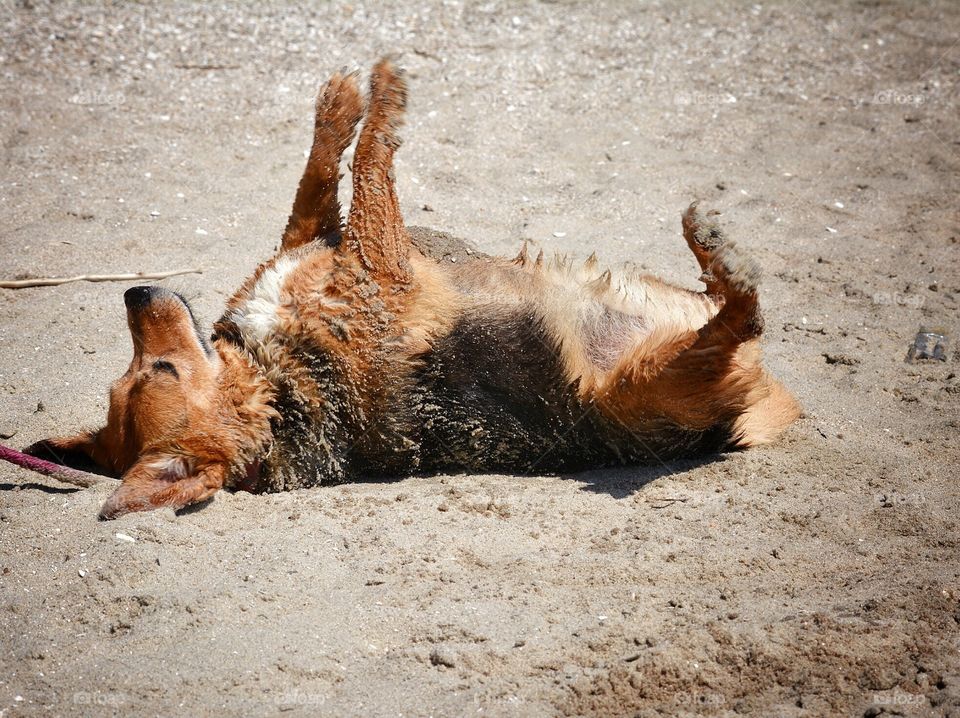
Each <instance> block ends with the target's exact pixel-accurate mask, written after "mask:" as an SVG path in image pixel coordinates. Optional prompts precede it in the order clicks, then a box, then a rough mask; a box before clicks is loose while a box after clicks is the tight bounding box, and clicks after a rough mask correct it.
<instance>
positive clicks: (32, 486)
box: [0, 481, 83, 494]
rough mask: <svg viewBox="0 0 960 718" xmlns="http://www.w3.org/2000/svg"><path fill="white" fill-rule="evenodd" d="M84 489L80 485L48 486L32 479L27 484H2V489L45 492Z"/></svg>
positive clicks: (0, 485) (71, 491) (66, 491)
mask: <svg viewBox="0 0 960 718" xmlns="http://www.w3.org/2000/svg"><path fill="white" fill-rule="evenodd" d="M82 490H83V489H81V488H80V487H79V486H47V485H46V484H37V483H34V482H32V481H31V482H28V483H26V484H7V483H3V484H0V491H42V492H43V493H45V494H74V493H76V492H77V491H82Z"/></svg>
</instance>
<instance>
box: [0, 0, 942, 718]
mask: <svg viewBox="0 0 960 718" xmlns="http://www.w3.org/2000/svg"><path fill="white" fill-rule="evenodd" d="M958 40H960V6H958V5H957V4H956V3H954V2H950V1H949V0H944V1H942V2H928V3H922V4H921V3H911V2H884V1H883V0H870V1H864V2H859V3H849V4H845V5H843V6H842V7H836V6H835V5H834V3H832V2H826V1H824V2H821V1H820V0H799V1H798V2H784V3H772V4H767V3H764V4H762V5H760V4H750V3H744V4H736V5H733V6H728V7H726V8H722V9H721V8H715V7H713V6H712V4H707V3H702V4H701V3H694V2H689V3H673V2H651V3H645V4H642V5H641V4H636V5H634V4H627V3H618V2H611V3H608V4H600V3H598V4H590V5H579V4H572V3H568V2H542V3H537V4H520V3H517V4H511V3H501V2H488V3H483V4H474V3H467V4H464V3H462V2H458V1H456V0H451V1H448V2H444V3H442V4H436V5H430V6H427V5H426V4H425V3H424V4H422V3H417V2H411V1H409V0H405V1H404V2H400V3H398V4H396V5H394V6H393V7H392V8H391V9H381V8H379V7H378V4H374V3H370V4H369V5H365V4H362V3H351V4H349V5H348V4H340V3H335V4H323V5H322V6H320V7H318V8H316V9H303V8H301V7H299V4H294V5H291V6H289V7H285V6H280V5H271V6H270V7H265V8H259V9H251V8H250V7H245V6H228V5H220V4H218V5H216V6H206V5H203V4H199V3H198V4H189V3H178V4H176V5H172V4H171V5H166V4H164V6H163V7H162V8H154V9H149V8H145V7H137V6H129V5H127V4H120V3H117V4H105V5H102V6H98V5H89V6H81V5H79V4H76V5H75V4H73V3H66V4H57V5H56V6H53V7H49V6H47V5H46V4H45V3H41V2H27V3H23V4H20V3H13V2H11V1H10V0H6V1H4V2H0V98H2V99H0V133H2V140H3V162H2V167H0V250H2V255H0V256H2V272H0V274H2V275H3V276H6V277H11V276H29V275H64V274H73V273H76V272H125V271H138V270H147V271H159V270H168V269H176V268H182V267H191V266H200V267H202V268H203V270H204V271H203V274H202V275H189V276H185V277H181V278H179V279H177V280H171V281H169V282H167V284H168V285H169V286H173V287H174V288H177V289H179V290H181V291H184V292H185V293H186V294H187V295H188V296H189V297H190V298H191V299H192V300H193V303H194V307H195V309H196V310H197V313H198V315H199V317H201V318H202V319H203V320H204V321H205V322H206V323H207V324H208V325H209V323H210V322H211V321H212V320H213V319H214V318H215V317H216V316H217V315H218V313H219V311H220V308H221V306H222V303H223V301H224V298H225V296H227V295H228V294H229V293H231V292H232V290H233V288H234V287H235V286H236V285H237V284H238V283H239V282H240V281H241V279H242V278H243V277H244V276H245V275H246V274H247V273H248V272H250V271H251V270H252V268H253V267H254V266H255V264H256V262H257V261H259V260H260V259H262V258H264V257H266V256H267V255H268V254H269V252H270V251H271V249H272V248H273V247H274V246H275V245H276V243H277V241H278V239H279V236H280V233H281V230H282V228H283V226H284V224H285V221H286V217H287V213H288V211H289V206H290V202H291V201H292V197H293V192H294V189H295V187H296V182H297V179H298V177H299V173H300V171H301V169H302V164H303V158H304V151H305V150H306V148H307V146H308V143H309V139H310V123H311V105H312V100H313V95H314V93H315V91H316V88H317V86H318V84H319V82H320V81H321V80H323V79H325V77H326V76H328V75H329V74H330V73H331V72H332V71H333V70H335V69H337V68H339V67H342V66H347V67H350V68H353V67H359V68H367V67H369V65H370V64H371V63H372V61H373V60H374V59H375V58H377V57H378V56H379V55H380V54H381V53H392V54H394V56H395V57H396V58H397V59H398V60H399V61H400V62H401V63H402V64H403V65H404V66H405V67H406V68H407V69H408V70H409V78H410V85H411V106H410V120H409V123H408V126H407V127H406V129H405V132H404V136H405V139H406V143H405V145H404V147H403V149H402V150H401V152H400V154H399V156H398V159H397V164H398V168H397V172H398V177H399V187H400V193H401V198H402V202H403V208H404V212H405V215H406V217H407V219H408V222H409V223H411V224H421V225H429V226H432V227H435V228H437V229H442V230H446V231H449V232H451V233H453V234H456V235H460V236H463V237H466V238H469V239H470V240H472V241H473V242H475V243H476V244H477V245H478V246H479V247H480V248H482V249H483V250H484V251H487V252H491V253H508V252H509V253H514V252H516V251H517V249H518V248H519V246H520V240H521V239H524V238H525V239H528V240H531V241H532V242H534V243H536V244H539V245H541V246H543V247H545V248H548V249H557V250H562V251H567V252H570V253H572V254H574V255H576V256H579V257H585V256H586V255H588V254H590V252H592V251H594V250H596V251H597V253H598V254H599V255H600V257H601V259H602V261H605V262H608V263H610V264H617V263H619V262H623V261H627V260H630V261H634V262H638V263H640V264H642V265H643V266H645V267H647V268H649V269H651V270H654V271H657V272H658V273H660V274H662V275H663V276H664V277H666V278H668V279H670V280H672V281H675V282H678V283H680V284H683V285H684V286H689V287H697V286H698V285H697V282H696V277H697V275H698V272H697V271H696V269H695V264H694V261H693V259H692V257H691V256H690V255H689V253H688V252H687V250H686V248H685V246H684V245H683V242H682V240H681V238H680V235H679V214H680V212H681V210H682V209H683V208H684V207H685V206H686V204H687V203H688V202H689V201H690V200H691V199H694V198H701V199H702V200H704V202H705V203H707V204H709V205H712V206H715V207H718V208H719V209H721V210H722V211H723V212H724V221H725V223H726V225H727V227H728V230H729V233H730V234H731V236H733V237H734V238H736V239H737V240H738V241H739V242H740V243H741V244H742V245H744V246H746V247H748V248H749V249H750V250H751V251H752V253H753V255H754V256H755V257H756V258H757V259H758V260H759V262H760V263H761V264H762V265H763V267H764V269H765V283H764V294H763V297H764V302H765V304H764V306H765V312H766V318H767V327H768V329H767V334H766V337H765V351H766V355H767V357H768V363H769V365H770V366H771V367H772V369H773V370H774V371H775V372H776V373H777V374H778V375H779V376H780V377H781V378H782V379H783V380H784V381H785V382H786V383H787V385H788V386H790V387H791V388H792V389H793V390H794V391H795V392H796V393H797V395H798V396H799V397H800V399H801V400H802V402H803V404H804V406H805V408H806V411H807V415H806V417H805V418H804V419H802V420H801V421H800V422H799V423H798V424H797V425H795V426H794V427H793V428H792V429H791V430H790V431H789V432H788V433H787V434H786V435H785V436H784V438H783V439H782V440H781V441H779V442H778V443H777V444H776V445H774V446H771V447H769V448H765V449H761V450H754V451H750V452H746V453H740V454H733V455H727V456H722V457H717V458H716V460H713V461H709V462H705V463H701V464H698V465H695V464H689V463H682V462H681V463H675V464H672V465H670V466H653V467H647V468H631V469H623V470H617V471H598V472H593V473H588V474H584V475H577V476H563V477H534V478H529V477H528V478H520V477H509V476H440V477H431V478H414V479H409V480H403V481H397V482H392V483H366V484H352V485H344V486H333V487H328V488H320V489H316V490H310V491H300V492H295V493H290V494H283V495H273V496H252V495H249V494H244V493H238V494H233V495H231V494H227V493H222V494H221V495H219V496H218V497H217V498H216V500H215V501H213V502H212V503H211V504H209V505H208V506H206V507H204V508H202V509H200V510H196V511H192V512H188V513H185V514H184V515H181V516H175V515H173V514H172V513H171V512H166V513H164V512H156V513H150V514H141V515H133V516H128V517H125V518H123V519H122V520H120V521H117V522H114V523H98V522H97V521H96V520H95V517H96V510H97V507H98V505H99V503H100V502H101V501H103V500H104V499H105V497H106V496H107V494H108V492H109V491H110V487H109V486H105V487H100V488H95V489H90V490H83V491H78V490H73V489H68V488H65V487H63V486H60V485H58V484H56V483H55V482H52V481H48V480H46V479H43V478H40V477H37V476H34V475H31V474H28V473H26V472H23V471H20V470H17V469H13V468H11V467H0V716H4V717H5V718H7V717H9V718H12V717H14V716H21V715H72V714H90V715H101V714H104V715H109V714H114V715H122V716H131V715H226V716H250V715H270V714H276V713H281V712H283V713H285V714H288V715H405V716H429V715H432V716H463V715H475V714H476V715H498V716H499V715H503V716H506V715H524V716H553V715H564V716H573V715H603V716H611V715H618V716H619V715H638V716H649V715H683V714H707V715H717V716H723V715H740V714H744V715H758V716H774V715H776V716H825V715H853V716H874V715H880V714H894V715H900V714H902V715H909V716H913V715H954V716H957V715H960V625H958V624H960V606H958V599H960V579H958V575H960V557H958V516H960V500H958V493H960V492H958V489H957V485H956V483H957V473H958V472H957V464H958V461H960V452H958V450H957V446H956V437H957V431H958V427H960V424H958V422H960V412H958V401H957V400H958V394H960V378H958V376H957V373H958V355H957V352H956V346H957V345H956V340H957V338H958V336H960V326H958V316H960V313H958V297H960V271H958V242H960V212H958V205H957V197H958V191H960V122H958V117H960V114H958V104H960V103H958V79H960V74H958V73H960V46H958V44H957V42H958ZM126 286H129V285H125V284H119V285H118V284H72V285H65V286H61V287H52V288H44V289H28V290H16V291H13V290H0V298H2V300H0V342H2V352H0V433H2V434H3V435H4V436H5V437H8V438H7V439H6V443H8V444H11V445H14V446H23V445H26V444H27V443H30V442H31V441H34V440H36V439H39V438H41V437H45V436H49V435H52V434H62V433H70V432H73V431H75V430H77V429H79V428H81V427H85V426H88V427H95V426H97V425H98V423H99V422H101V421H102V419H103V416H104V414H105V409H106V387H107V385H108V383H109V381H110V380H112V379H113V378H114V377H116V376H117V375H119V374H120V373H121V372H122V371H123V369H124V368H125V366H126V362H127V361H128V356H129V338H128V335H127V332H126V328H125V324H124V315H123V309H122V300H121V294H122V291H123V290H124V289H125V288H126ZM921 326H924V327H938V328H941V329H942V330H944V331H945V332H946V333H947V334H948V335H949V336H950V339H951V344H950V345H949V348H948V356H947V360H946V361H944V362H939V361H938V362H930V363H922V364H908V363H905V361H904V357H905V355H906V352H907V348H908V346H909V344H910V343H911V342H912V340H913V337H914V335H915V333H916V332H917V331H918V329H919V328H920V327H921ZM10 435H12V436H10ZM125 537H128V538H129V539H133V540H132V541H131V540H127V538H125Z"/></svg>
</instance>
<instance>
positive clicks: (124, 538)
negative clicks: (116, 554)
mask: <svg viewBox="0 0 960 718" xmlns="http://www.w3.org/2000/svg"><path fill="white" fill-rule="evenodd" d="M114 536H116V537H117V539H118V540H120V541H126V542H128V543H133V542H134V541H136V539H135V538H134V537H133V536H128V535H127V534H122V533H119V532H118V533H115V534H114Z"/></svg>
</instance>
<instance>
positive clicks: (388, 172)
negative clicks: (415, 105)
mask: <svg viewBox="0 0 960 718" xmlns="http://www.w3.org/2000/svg"><path fill="white" fill-rule="evenodd" d="M406 104H407V85H406V82H405V81H404V79H403V76H402V74H401V72H400V71H399V70H397V69H396V68H395V67H394V66H393V64H392V63H391V62H390V61H389V60H386V59H384V60H381V61H380V62H378V63H377V64H376V65H375V66H374V68H373V72H372V74H371V76H370V99H369V103H368V109H367V117H366V120H365V122H364V124H363V129H362V130H361V131H360V139H359V140H358V141H357V151H356V153H355V155H354V159H353V201H352V203H351V205H350V216H349V219H348V221H347V232H346V244H347V247H346V249H347V250H348V251H353V252H356V253H357V254H358V255H359V258H360V261H361V262H362V264H363V266H364V268H365V269H366V270H367V271H369V272H371V274H373V275H375V276H377V277H380V278H381V279H387V280H390V281H394V282H398V283H404V282H406V281H408V280H409V278H410V266H409V264H408V262H407V254H408V252H409V248H410V238H409V236H408V235H407V231H406V229H405V228H404V226H403V217H402V216H401V214H400V203H399V201H398V200H397V192H396V187H395V186H394V175H393V154H394V152H395V151H396V149H397V148H398V147H399V146H400V138H399V136H398V135H397V129H398V128H399V126H400V124H401V123H402V121H403V112H404V110H405V109H406Z"/></svg>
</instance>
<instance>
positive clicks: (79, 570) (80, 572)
mask: <svg viewBox="0 0 960 718" xmlns="http://www.w3.org/2000/svg"><path fill="white" fill-rule="evenodd" d="M77 575H78V576H79V577H80V578H83V577H84V576H86V575H87V572H86V571H84V570H83V569H82V568H78V569H77Z"/></svg>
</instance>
